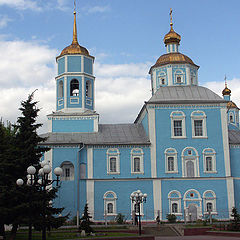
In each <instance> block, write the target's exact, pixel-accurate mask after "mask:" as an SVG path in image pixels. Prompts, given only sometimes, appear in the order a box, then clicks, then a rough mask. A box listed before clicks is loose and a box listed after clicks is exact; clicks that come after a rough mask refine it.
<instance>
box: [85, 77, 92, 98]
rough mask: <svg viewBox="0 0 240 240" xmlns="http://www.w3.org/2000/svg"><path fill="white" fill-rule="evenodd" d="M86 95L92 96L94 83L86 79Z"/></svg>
mask: <svg viewBox="0 0 240 240" xmlns="http://www.w3.org/2000/svg"><path fill="white" fill-rule="evenodd" d="M86 97H88V98H91V97H92V83H91V81H90V80H87V81H86Z"/></svg>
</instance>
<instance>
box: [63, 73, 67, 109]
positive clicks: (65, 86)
mask: <svg viewBox="0 0 240 240" xmlns="http://www.w3.org/2000/svg"><path fill="white" fill-rule="evenodd" d="M63 85H64V108H63V109H67V108H68V107H67V99H68V95H67V90H68V86H67V76H64V82H63Z"/></svg>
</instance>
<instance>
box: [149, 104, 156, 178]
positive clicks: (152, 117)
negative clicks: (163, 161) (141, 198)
mask: <svg viewBox="0 0 240 240" xmlns="http://www.w3.org/2000/svg"><path fill="white" fill-rule="evenodd" d="M148 113H149V114H148V129H149V138H150V142H151V176H152V178H155V177H157V170H156V169H157V162H156V131H155V128H156V127H155V109H154V108H148Z"/></svg>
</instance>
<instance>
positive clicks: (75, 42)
mask: <svg viewBox="0 0 240 240" xmlns="http://www.w3.org/2000/svg"><path fill="white" fill-rule="evenodd" d="M73 14H74V23H73V41H72V44H78V40H77V21H76V2H75V1H74V12H73Z"/></svg>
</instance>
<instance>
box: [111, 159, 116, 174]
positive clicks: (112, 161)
mask: <svg viewBox="0 0 240 240" xmlns="http://www.w3.org/2000/svg"><path fill="white" fill-rule="evenodd" d="M116 164H117V161H116V158H115V157H111V158H110V172H116V171H117V165H116Z"/></svg>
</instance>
